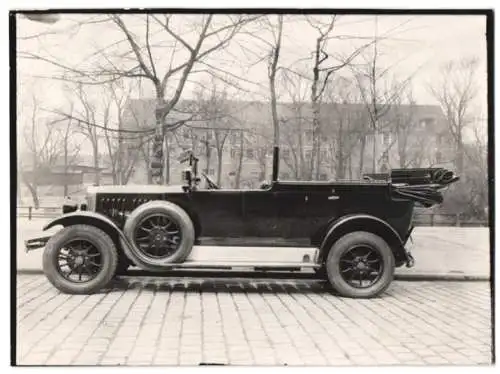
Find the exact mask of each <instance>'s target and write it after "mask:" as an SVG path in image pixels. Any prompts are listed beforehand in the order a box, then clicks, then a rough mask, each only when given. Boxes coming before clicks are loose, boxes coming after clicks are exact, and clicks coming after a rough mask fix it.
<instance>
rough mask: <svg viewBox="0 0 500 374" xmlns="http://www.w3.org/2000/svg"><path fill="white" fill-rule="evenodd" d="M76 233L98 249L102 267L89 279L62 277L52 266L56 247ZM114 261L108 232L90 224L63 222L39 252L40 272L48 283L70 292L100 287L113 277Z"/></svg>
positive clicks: (77, 293) (115, 263)
mask: <svg viewBox="0 0 500 374" xmlns="http://www.w3.org/2000/svg"><path fill="white" fill-rule="evenodd" d="M76 237H79V238H82V239H85V240H88V241H89V242H91V243H92V244H93V245H95V246H96V247H98V248H99V249H100V251H101V253H102V255H101V257H102V261H103V269H102V270H101V272H100V273H99V274H98V275H97V276H96V277H95V278H94V279H92V280H91V281H89V282H85V283H73V282H71V281H69V280H67V279H65V278H64V277H63V276H62V275H61V274H59V272H58V271H57V268H56V261H57V255H58V251H59V249H60V248H61V247H62V246H63V245H64V244H65V243H67V242H68V241H70V240H73V239H74V238H76ZM117 265H118V252H117V250H116V247H115V244H114V243H113V241H112V240H111V238H110V237H109V235H108V234H106V233H105V232H104V231H102V230H101V229H98V228H97V227H94V226H90V225H73V226H67V227H65V228H63V229H61V230H60V231H58V232H57V233H56V234H55V235H54V236H52V237H51V238H50V239H49V241H48V242H47V245H46V246H45V251H44V253H43V272H44V274H45V276H46V277H47V279H48V280H49V282H50V283H52V285H53V286H54V287H55V288H57V289H58V290H59V291H61V292H63V293H67V294H73V295H88V294H92V293H95V292H97V291H99V290H101V289H102V288H104V287H105V286H106V285H108V283H109V282H110V281H111V279H112V278H113V276H114V274H115V272H116V267H117Z"/></svg>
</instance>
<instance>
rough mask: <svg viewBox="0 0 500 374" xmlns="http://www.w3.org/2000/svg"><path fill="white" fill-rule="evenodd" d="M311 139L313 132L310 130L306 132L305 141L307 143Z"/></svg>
mask: <svg viewBox="0 0 500 374" xmlns="http://www.w3.org/2000/svg"><path fill="white" fill-rule="evenodd" d="M312 138H313V132H312V130H306V139H307V141H312Z"/></svg>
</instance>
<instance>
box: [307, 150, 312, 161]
mask: <svg viewBox="0 0 500 374" xmlns="http://www.w3.org/2000/svg"><path fill="white" fill-rule="evenodd" d="M311 157H312V151H311V150H310V149H308V150H307V151H306V159H307V160H310V159H311Z"/></svg>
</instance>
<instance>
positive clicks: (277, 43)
mask: <svg viewBox="0 0 500 374" xmlns="http://www.w3.org/2000/svg"><path fill="white" fill-rule="evenodd" d="M269 23H270V29H271V32H272V34H273V39H274V41H273V43H274V44H273V45H272V47H271V53H270V59H269V68H268V78H269V90H270V94H271V113H272V120H273V147H274V148H277V147H279V145H280V130H279V117H278V106H277V101H276V100H277V99H276V73H277V71H278V60H279V57H280V52H281V39H282V35H283V16H282V15H278V16H277V25H276V28H277V29H276V30H275V28H274V27H273V26H272V25H271V22H270V21H269ZM262 152H263V155H262ZM266 153H267V149H266V148H264V149H263V151H262V149H260V150H259V160H260V165H264V170H263V171H261V180H263V179H265V174H266V171H265V169H266ZM262 156H263V157H262ZM278 162H279V161H278ZM262 174H263V175H262Z"/></svg>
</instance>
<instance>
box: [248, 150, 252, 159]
mask: <svg viewBox="0 0 500 374" xmlns="http://www.w3.org/2000/svg"><path fill="white" fill-rule="evenodd" d="M247 158H248V159H250V160H252V159H253V148H248V149H247Z"/></svg>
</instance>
